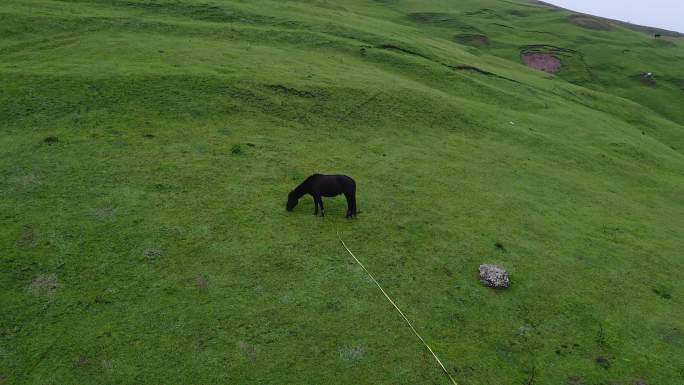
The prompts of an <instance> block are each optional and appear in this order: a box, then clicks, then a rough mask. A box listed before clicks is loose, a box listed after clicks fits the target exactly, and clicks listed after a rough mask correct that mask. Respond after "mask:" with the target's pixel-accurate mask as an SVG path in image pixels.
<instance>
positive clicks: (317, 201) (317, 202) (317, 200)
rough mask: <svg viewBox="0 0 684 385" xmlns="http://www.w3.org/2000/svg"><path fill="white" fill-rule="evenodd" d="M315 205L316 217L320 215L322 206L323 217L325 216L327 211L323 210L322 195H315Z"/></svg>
mask: <svg viewBox="0 0 684 385" xmlns="http://www.w3.org/2000/svg"><path fill="white" fill-rule="evenodd" d="M313 198H314V204H315V205H316V212H315V213H314V215H318V207H319V206H320V208H321V216H322V217H324V216H325V209H324V208H323V198H321V196H320V195H314V197H313Z"/></svg>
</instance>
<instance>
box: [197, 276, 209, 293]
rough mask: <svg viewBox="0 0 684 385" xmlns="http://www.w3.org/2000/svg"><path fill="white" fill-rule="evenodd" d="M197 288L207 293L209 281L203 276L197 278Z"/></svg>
mask: <svg viewBox="0 0 684 385" xmlns="http://www.w3.org/2000/svg"><path fill="white" fill-rule="evenodd" d="M195 287H197V288H198V289H200V290H201V291H205V290H207V289H208V288H209V280H208V279H207V277H205V276H203V275H199V276H197V277H195Z"/></svg>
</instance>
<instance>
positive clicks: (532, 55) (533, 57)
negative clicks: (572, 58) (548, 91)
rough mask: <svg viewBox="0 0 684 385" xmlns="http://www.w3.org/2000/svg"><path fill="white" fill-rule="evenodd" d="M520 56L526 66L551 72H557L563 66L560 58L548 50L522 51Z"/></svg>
mask: <svg viewBox="0 0 684 385" xmlns="http://www.w3.org/2000/svg"><path fill="white" fill-rule="evenodd" d="M520 56H521V57H522V61H523V63H525V65H527V66H528V67H530V68H534V69H536V70H540V71H544V72H548V73H552V74H555V73H558V71H560V69H561V67H562V66H563V63H562V62H561V60H560V59H559V58H557V57H556V56H555V55H553V54H552V53H549V52H522V53H521V54H520Z"/></svg>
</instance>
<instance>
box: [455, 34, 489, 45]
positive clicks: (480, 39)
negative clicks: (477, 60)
mask: <svg viewBox="0 0 684 385" xmlns="http://www.w3.org/2000/svg"><path fill="white" fill-rule="evenodd" d="M454 40H456V41H457V42H459V43H461V44H465V45H469V46H473V47H483V46H486V45H489V38H488V37H487V36H485V35H478V34H464V35H457V36H455V37H454Z"/></svg>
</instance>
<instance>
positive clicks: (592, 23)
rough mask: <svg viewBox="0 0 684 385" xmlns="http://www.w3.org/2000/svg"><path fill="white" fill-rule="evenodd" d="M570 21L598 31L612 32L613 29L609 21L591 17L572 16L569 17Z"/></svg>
mask: <svg viewBox="0 0 684 385" xmlns="http://www.w3.org/2000/svg"><path fill="white" fill-rule="evenodd" d="M568 21H570V22H571V23H572V24H575V25H577V26H580V27H582V28H587V29H593V30H596V31H610V30H612V29H613V27H612V26H611V24H610V23H609V22H608V21H607V20H605V19H600V18H597V17H593V16H589V15H579V14H575V15H570V16H568Z"/></svg>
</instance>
